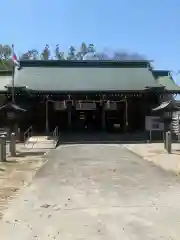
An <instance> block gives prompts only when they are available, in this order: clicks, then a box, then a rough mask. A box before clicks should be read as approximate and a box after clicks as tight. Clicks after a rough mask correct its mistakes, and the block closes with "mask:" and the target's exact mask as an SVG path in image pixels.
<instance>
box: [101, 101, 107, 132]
mask: <svg viewBox="0 0 180 240" xmlns="http://www.w3.org/2000/svg"><path fill="white" fill-rule="evenodd" d="M101 123H102V130H103V131H105V130H106V111H105V104H104V102H102V109H101Z"/></svg>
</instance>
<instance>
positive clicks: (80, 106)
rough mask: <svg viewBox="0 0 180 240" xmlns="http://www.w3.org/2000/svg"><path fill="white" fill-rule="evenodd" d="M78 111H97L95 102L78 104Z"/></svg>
mask: <svg viewBox="0 0 180 240" xmlns="http://www.w3.org/2000/svg"><path fill="white" fill-rule="evenodd" d="M76 110H84V111H86V110H96V103H94V102H76Z"/></svg>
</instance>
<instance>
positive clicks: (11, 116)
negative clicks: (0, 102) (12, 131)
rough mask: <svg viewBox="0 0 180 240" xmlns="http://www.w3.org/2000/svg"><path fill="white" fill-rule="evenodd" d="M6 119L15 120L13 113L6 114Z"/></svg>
mask: <svg viewBox="0 0 180 240" xmlns="http://www.w3.org/2000/svg"><path fill="white" fill-rule="evenodd" d="M7 118H8V119H14V118H15V113H14V112H7Z"/></svg>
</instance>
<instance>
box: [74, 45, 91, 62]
mask: <svg viewBox="0 0 180 240" xmlns="http://www.w3.org/2000/svg"><path fill="white" fill-rule="evenodd" d="M87 52H88V47H87V44H86V43H85V42H82V44H81V47H80V50H79V52H77V54H76V58H77V60H83V57H84V56H85V55H86V54H87Z"/></svg>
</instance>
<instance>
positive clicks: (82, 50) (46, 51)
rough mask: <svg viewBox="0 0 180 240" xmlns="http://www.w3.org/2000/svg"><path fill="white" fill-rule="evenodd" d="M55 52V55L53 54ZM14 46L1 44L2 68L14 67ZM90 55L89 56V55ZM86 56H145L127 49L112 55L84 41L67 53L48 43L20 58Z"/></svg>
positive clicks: (121, 58) (113, 57)
mask: <svg viewBox="0 0 180 240" xmlns="http://www.w3.org/2000/svg"><path fill="white" fill-rule="evenodd" d="M51 53H53V55H51ZM11 55H12V48H11V47H10V46H9V45H3V44H0V70H6V69H7V70H8V69H12V66H13V63H12V60H11ZM88 55H89V56H88ZM84 56H88V58H87V59H91V56H92V60H108V59H112V60H117V61H118V60H144V59H145V58H144V56H142V55H141V54H138V53H128V52H127V51H113V52H112V54H111V56H109V55H108V53H106V52H98V51H96V48H95V45H94V44H92V43H90V44H86V43H85V42H82V43H81V45H80V47H79V49H78V48H76V47H75V46H73V45H71V46H70V48H69V50H68V52H67V54H65V53H64V52H63V51H61V49H60V46H59V44H57V45H56V47H55V49H54V50H53V51H52V52H51V51H50V48H49V45H48V44H46V45H45V47H44V48H43V49H42V51H41V52H38V51H37V50H36V49H31V50H28V51H27V52H25V53H24V54H22V56H20V60H39V59H41V60H52V59H57V60H83V59H86V57H85V58H84Z"/></svg>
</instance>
